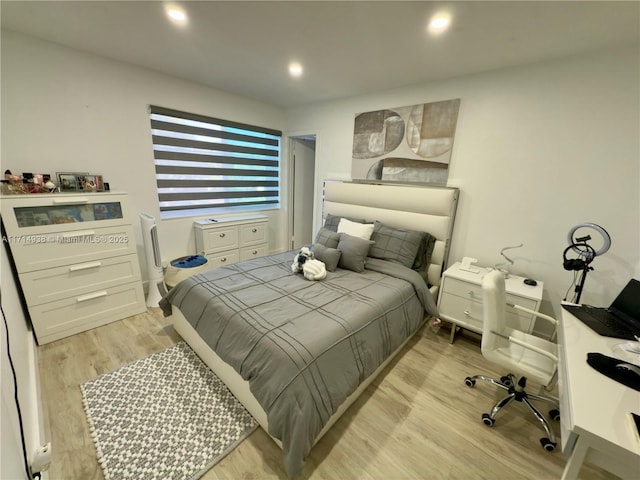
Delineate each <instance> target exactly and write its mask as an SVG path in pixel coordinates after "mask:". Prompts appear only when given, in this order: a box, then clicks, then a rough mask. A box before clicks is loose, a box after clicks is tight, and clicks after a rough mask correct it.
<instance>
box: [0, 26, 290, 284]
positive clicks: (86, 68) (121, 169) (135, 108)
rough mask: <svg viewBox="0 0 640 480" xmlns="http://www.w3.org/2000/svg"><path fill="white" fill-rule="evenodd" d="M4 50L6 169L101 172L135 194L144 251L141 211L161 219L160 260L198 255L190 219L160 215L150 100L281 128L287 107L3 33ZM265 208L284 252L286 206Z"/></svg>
mask: <svg viewBox="0 0 640 480" xmlns="http://www.w3.org/2000/svg"><path fill="white" fill-rule="evenodd" d="M1 46H2V166H1V168H2V170H3V171H4V170H5V169H11V170H13V171H15V172H18V173H21V172H33V173H50V174H52V175H55V173H56V172H74V171H84V172H90V173H95V174H102V175H103V176H104V180H105V181H106V182H109V183H110V186H111V189H112V190H119V191H126V192H128V193H129V195H130V200H131V204H132V207H133V213H134V215H135V231H136V235H137V242H138V247H139V253H141V252H142V248H143V247H142V238H141V236H140V226H139V221H138V215H139V213H142V212H145V213H149V214H151V215H154V216H155V217H156V219H157V220H158V235H159V239H160V248H161V251H162V256H163V259H165V260H172V259H175V258H177V257H181V256H184V255H188V254H193V253H195V237H194V235H193V228H192V225H193V220H194V218H186V219H173V220H164V221H160V220H159V219H160V212H159V207H158V197H157V193H156V190H155V188H156V187H155V172H154V165H153V150H152V145H151V132H150V122H149V113H148V106H149V104H155V105H159V106H163V107H168V108H174V109H176V110H184V111H188V112H193V113H198V114H202V115H210V116H214V117H218V118H223V119H229V120H235V121H239V122H245V123H248V124H252V125H258V126H264V127H269V128H274V129H281V130H282V129H284V125H285V117H284V112H283V110H281V109H279V108H276V107H273V106H270V105H266V104H263V103H259V102H256V101H253V100H250V99H247V98H243V97H239V96H236V95H231V94H228V93H225V92H221V91H219V90H214V89H212V88H208V87H205V86H202V85H198V84H194V83H191V82H187V81H184V80H180V79H177V78H174V77H170V76H167V75H163V74H159V73H155V72H152V71H150V70H146V69H143V68H140V67H137V66H133V65H128V64H124V63H121V62H115V61H111V60H108V59H105V58H101V57H98V56H95V55H88V54H84V53H81V52H79V51H75V50H71V49H68V48H65V47H62V46H58V45H55V44H52V43H49V42H43V41H39V40H37V39H34V38H32V37H28V36H24V35H22V34H18V33H14V32H9V31H5V30H3V31H2V45H1ZM283 158H285V157H284V155H283ZM282 198H283V200H285V202H284V205H285V206H286V198H287V197H286V196H285V195H283V197H282ZM260 213H266V214H267V215H269V217H270V220H271V224H270V228H269V246H270V248H271V249H272V250H274V251H277V250H279V249H281V248H282V247H283V245H284V242H285V240H286V239H285V237H286V228H281V225H283V226H286V225H287V219H286V209H285V208H283V209H282V210H269V211H266V212H260ZM140 261H141V264H142V263H143V262H144V261H143V259H142V256H141V259H140ZM143 267H144V265H143ZM143 276H144V277H145V278H146V268H143Z"/></svg>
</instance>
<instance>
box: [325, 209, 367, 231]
mask: <svg viewBox="0 0 640 480" xmlns="http://www.w3.org/2000/svg"><path fill="white" fill-rule="evenodd" d="M342 218H346V219H347V220H351V221H352V222H357V223H364V219H362V218H351V217H338V216H336V215H331V214H330V213H328V214H327V218H325V220H324V228H326V229H328V230H331V231H332V232H337V231H338V224H339V223H340V220H341V219H342Z"/></svg>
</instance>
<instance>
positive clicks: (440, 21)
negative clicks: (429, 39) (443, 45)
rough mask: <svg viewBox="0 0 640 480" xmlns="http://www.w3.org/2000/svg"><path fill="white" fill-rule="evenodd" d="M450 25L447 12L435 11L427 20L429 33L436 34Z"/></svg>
mask: <svg viewBox="0 0 640 480" xmlns="http://www.w3.org/2000/svg"><path fill="white" fill-rule="evenodd" d="M449 25H451V17H450V16H449V14H448V13H437V14H435V15H434V16H433V17H431V20H430V21H429V27H428V30H429V33H432V34H438V33H442V32H444V31H445V30H446V29H447V28H449Z"/></svg>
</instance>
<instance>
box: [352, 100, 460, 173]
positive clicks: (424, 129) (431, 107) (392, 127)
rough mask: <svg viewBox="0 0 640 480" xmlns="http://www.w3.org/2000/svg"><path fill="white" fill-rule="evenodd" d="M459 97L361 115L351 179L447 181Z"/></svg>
mask: <svg viewBox="0 0 640 480" xmlns="http://www.w3.org/2000/svg"><path fill="white" fill-rule="evenodd" d="M459 109H460V99H459V98H457V99H453V100H444V101H440V102H432V103H424V104H420V105H411V106H407V107H399V108H391V109H385V110H377V111H374V112H365V113H360V114H358V115H356V117H355V121H354V129H353V155H352V156H353V158H352V162H351V177H352V178H354V179H368V180H388V181H398V182H416V183H430V184H436V185H446V184H447V178H448V176H449V162H450V160H451V150H452V148H453V139H454V137H455V133H456V124H457V121H458V111H459Z"/></svg>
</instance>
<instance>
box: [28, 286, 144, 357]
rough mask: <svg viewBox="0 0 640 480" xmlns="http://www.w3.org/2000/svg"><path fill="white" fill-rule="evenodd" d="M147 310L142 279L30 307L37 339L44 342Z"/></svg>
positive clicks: (41, 342)
mask: <svg viewBox="0 0 640 480" xmlns="http://www.w3.org/2000/svg"><path fill="white" fill-rule="evenodd" d="M145 310H146V308H145V299H144V292H143V291H142V283H141V282H134V283H130V284H126V285H120V286H118V287H113V288H105V289H103V290H97V291H93V292H90V293H87V294H83V295H78V296H74V297H71V298H65V299H63V300H58V301H55V302H49V303H46V304H43V305H37V306H34V307H31V308H29V312H30V313H31V320H32V322H33V326H34V329H35V332H36V335H37V337H38V343H40V344H41V345H42V344H43V343H48V342H52V341H54V340H58V339H59V338H63V337H66V336H69V335H73V334H74V333H78V332H83V331H85V330H88V329H91V328H94V327H97V326H100V325H104V324H105V323H108V322H111V321H113V320H114V319H116V318H124V317H128V316H131V315H135V314H137V313H141V312H144V311H145Z"/></svg>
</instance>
